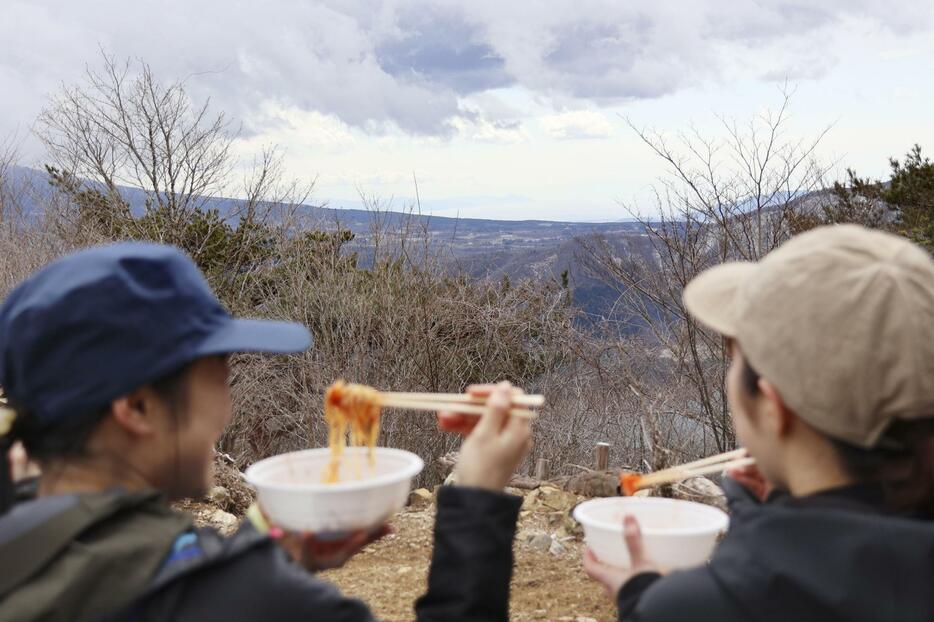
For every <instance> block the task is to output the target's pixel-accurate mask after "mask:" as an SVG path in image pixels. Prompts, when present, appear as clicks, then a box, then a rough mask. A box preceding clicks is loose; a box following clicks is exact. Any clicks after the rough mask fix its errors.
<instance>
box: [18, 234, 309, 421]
mask: <svg viewBox="0 0 934 622" xmlns="http://www.w3.org/2000/svg"><path fill="white" fill-rule="evenodd" d="M311 342H312V340H311V334H310V333H309V332H308V329H307V328H305V327H304V326H302V325H300V324H293V323H289V322H274V321H265V320H243V319H235V318H232V317H231V316H230V314H228V313H227V311H225V310H224V308H223V307H222V306H221V304H220V302H218V300H217V298H216V297H215V296H214V293H213V292H212V291H211V288H210V286H209V285H208V283H207V281H206V280H205V278H204V276H203V275H202V274H201V271H200V270H198V267H197V266H196V265H195V264H194V262H193V261H192V260H191V259H190V258H189V257H188V256H187V255H185V254H184V253H183V252H182V251H180V250H178V249H177V248H174V247H171V246H162V245H158V244H143V243H137V242H126V243H120V244H113V245H108V246H100V247H95V248H90V249H87V250H83V251H80V252H77V253H75V254H73V255H69V256H66V257H64V258H62V259H59V260H57V261H55V262H53V263H51V264H49V265H48V266H46V267H45V268H43V269H42V270H40V271H39V272H37V273H35V274H33V275H32V276H31V277H29V278H28V279H26V280H25V281H23V282H22V283H20V284H19V285H18V286H17V287H16V288H15V289H14V290H13V291H12V292H11V293H10V295H9V296H8V297H7V298H6V300H5V301H4V303H3V305H2V307H0V386H2V387H3V390H4V392H5V393H6V395H7V397H8V398H9V400H10V403H11V405H13V406H14V407H16V408H23V409H26V410H28V411H29V412H31V413H32V414H33V416H35V417H37V418H38V420H39V422H40V423H41V424H42V425H54V424H56V423H63V422H65V421H68V420H72V419H77V418H80V417H84V416H87V415H90V414H95V413H97V412H100V411H101V410H102V409H104V408H105V407H106V406H107V405H108V404H109V403H110V402H111V401H112V400H113V399H115V398H117V397H119V396H120V395H124V394H126V393H128V392H130V391H132V390H134V389H137V388H139V387H141V386H143V385H145V384H147V383H149V382H152V381H154V380H157V379H159V378H161V377H163V376H165V375H167V374H169V373H171V372H173V371H175V370H177V369H179V368H181V367H182V366H184V365H186V364H187V363H190V362H192V361H194V360H196V359H198V358H201V357H205V356H212V355H220V354H229V353H233V352H267V353H276V354H284V353H291V352H300V351H302V350H305V349H307V348H308V347H309V346H311Z"/></svg>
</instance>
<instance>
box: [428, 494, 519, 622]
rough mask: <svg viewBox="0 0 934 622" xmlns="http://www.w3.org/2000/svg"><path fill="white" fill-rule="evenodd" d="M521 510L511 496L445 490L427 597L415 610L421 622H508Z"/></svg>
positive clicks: (440, 500)
mask: <svg viewBox="0 0 934 622" xmlns="http://www.w3.org/2000/svg"><path fill="white" fill-rule="evenodd" d="M521 505H522V500H521V499H520V498H519V497H515V496H513V495H507V494H503V493H493V492H488V491H483V490H476V489H470V488H463V487H458V486H450V487H449V486H444V487H442V488H441V490H440V491H439V494H438V516H437V519H436V521H435V546H434V552H433V555H432V560H431V569H430V571H429V574H428V592H427V593H426V594H425V595H424V596H422V597H421V598H420V599H419V600H418V602H417V603H416V607H415V612H416V619H417V620H418V622H435V621H441V620H445V621H448V622H451V621H464V622H479V621H500V620H502V621H505V620H508V619H509V583H510V579H511V577H512V565H513V554H512V542H513V537H514V536H515V531H516V520H517V518H518V516H519V508H520V507H521Z"/></svg>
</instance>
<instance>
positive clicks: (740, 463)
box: [620, 448, 756, 495]
mask: <svg viewBox="0 0 934 622" xmlns="http://www.w3.org/2000/svg"><path fill="white" fill-rule="evenodd" d="M755 463H756V459H755V458H753V457H751V456H749V455H748V454H747V452H746V449H745V448H740V449H735V450H733V451H728V452H726V453H722V454H717V455H716V456H710V457H709V458H702V459H700V460H695V461H693V462H688V463H685V464H680V465H678V466H673V467H670V468H667V469H662V470H661V471H656V472H654V473H648V474H646V475H640V474H638V473H625V474H622V475H620V485H621V486H622V489H623V492H624V493H625V494H627V495H631V494H633V493H634V492H635V491H637V490H641V489H643V488H654V487H655V486H661V485H663V484H671V483H673V482H679V481H682V480H685V479H689V478H691V477H697V476H699V475H709V474H711V473H719V472H721V471H725V470H727V469H735V468H739V467H744V466H751V465H753V464H755Z"/></svg>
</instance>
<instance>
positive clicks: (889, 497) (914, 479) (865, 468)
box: [740, 360, 934, 518]
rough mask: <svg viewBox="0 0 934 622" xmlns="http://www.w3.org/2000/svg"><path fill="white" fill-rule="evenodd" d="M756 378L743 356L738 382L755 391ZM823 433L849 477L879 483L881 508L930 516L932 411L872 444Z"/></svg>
mask: <svg viewBox="0 0 934 622" xmlns="http://www.w3.org/2000/svg"><path fill="white" fill-rule="evenodd" d="M759 378H760V376H759V373H758V372H757V371H756V370H755V369H753V368H752V366H751V365H750V364H749V361H745V360H744V365H743V369H742V370H741V375H740V382H741V383H742V385H743V388H744V389H745V390H746V391H747V392H748V393H750V394H751V395H756V394H757V393H758V392H759ZM824 436H825V438H826V439H827V440H829V441H830V443H831V444H832V445H833V448H834V450H835V451H836V452H837V457H838V458H839V460H840V462H841V464H842V465H843V468H844V469H845V470H846V472H847V473H849V475H850V476H851V477H852V478H853V479H855V480H856V481H857V482H860V483H864V484H869V483H872V484H879V485H881V486H882V487H883V490H884V493H885V504H886V508H885V509H887V510H889V511H892V512H896V513H899V514H910V515H914V516H918V517H923V518H934V413H932V415H931V417H928V418H925V419H914V420H911V421H901V420H899V421H895V422H894V423H892V424H891V425H890V426H889V428H888V429H887V430H886V432H885V434H884V435H883V436H882V438H881V439H880V440H879V442H878V443H876V445H875V446H874V447H869V448H864V447H858V446H856V445H851V444H850V443H846V442H844V441H841V440H838V439H835V438H832V437H830V436H827V435H824Z"/></svg>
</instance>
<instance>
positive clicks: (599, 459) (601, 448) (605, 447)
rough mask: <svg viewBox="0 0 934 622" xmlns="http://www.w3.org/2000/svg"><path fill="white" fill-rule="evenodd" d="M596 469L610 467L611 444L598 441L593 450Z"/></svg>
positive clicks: (604, 469) (600, 469) (602, 469)
mask: <svg viewBox="0 0 934 622" xmlns="http://www.w3.org/2000/svg"><path fill="white" fill-rule="evenodd" d="M593 456H594V470H595V471H606V470H607V469H608V468H609V467H610V444H609V443H597V446H596V447H594V450H593Z"/></svg>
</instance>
